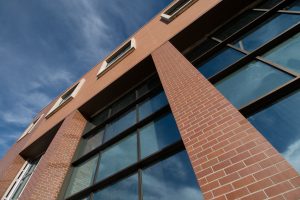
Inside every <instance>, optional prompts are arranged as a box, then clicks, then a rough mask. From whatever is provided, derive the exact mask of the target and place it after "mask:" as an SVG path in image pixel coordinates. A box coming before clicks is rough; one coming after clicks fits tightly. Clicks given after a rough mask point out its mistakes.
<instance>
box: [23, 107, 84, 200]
mask: <svg viewBox="0 0 300 200" xmlns="http://www.w3.org/2000/svg"><path fill="white" fill-rule="evenodd" d="M85 124H86V120H85V118H84V117H83V116H82V115H81V114H80V113H79V112H78V111H74V112H73V113H72V114H70V115H69V116H68V117H67V118H66V119H65V120H64V122H63V124H62V125H61V127H60V129H59V130H58V132H57V133H56V135H55V137H54V139H53V140H52V142H51V144H50V145H49V147H48V149H47V151H46V152H45V154H44V155H43V156H42V158H41V160H40V162H39V164H38V166H37V168H36V170H35V172H34V173H33V175H32V177H31V178H30V180H29V182H28V184H27V186H26V188H25V190H24V192H23V193H22V195H21V198H20V200H29V199H32V200H37V199H38V200H52V199H53V200H54V199H56V198H57V196H58V193H59V191H60V189H61V186H62V183H63V181H64V179H65V176H66V174H67V171H68V169H69V167H70V163H71V161H72V157H73V155H74V152H75V150H76V148H77V145H78V142H79V139H80V137H81V134H82V132H83V129H84V127H85Z"/></svg>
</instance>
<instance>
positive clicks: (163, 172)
mask: <svg viewBox="0 0 300 200" xmlns="http://www.w3.org/2000/svg"><path fill="white" fill-rule="evenodd" d="M142 174H143V176H142V181H143V184H142V187H143V200H157V199H159V200H170V199H172V200H183V199H184V200H202V199H203V197H202V194H201V191H200V189H199V186H198V184H197V181H196V177H195V174H194V171H193V169H192V166H191V164H190V161H189V158H188V156H187V154H186V152H185V151H182V152H180V153H177V154H175V155H173V156H172V157H169V158H167V159H166V160H163V161H160V162H159V163H157V164H155V165H153V166H151V167H149V168H147V169H145V170H143V173H142Z"/></svg>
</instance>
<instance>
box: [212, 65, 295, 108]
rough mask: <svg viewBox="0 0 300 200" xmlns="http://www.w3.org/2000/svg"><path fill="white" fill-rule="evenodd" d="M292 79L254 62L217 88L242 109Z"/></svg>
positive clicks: (221, 82)
mask: <svg viewBox="0 0 300 200" xmlns="http://www.w3.org/2000/svg"><path fill="white" fill-rule="evenodd" d="M292 78H293V77H292V76H290V75H288V74H285V73H283V72H281V71H279V70H277V69H275V68H273V67H271V66H269V65H267V64H264V63H262V62H259V61H253V62H251V63H249V64H247V65H246V66H245V67H243V68H241V69H239V70H238V71H236V72H234V73H233V74H231V75H229V76H227V77H226V78H224V79H223V80H221V81H219V82H217V83H216V85H215V86H216V87H217V89H218V90H219V91H220V92H221V93H222V94H223V95H224V96H225V97H226V98H227V99H228V100H229V101H230V102H231V103H232V104H233V105H234V106H235V107H237V108H241V107H242V106H245V105H246V104H248V103H250V102H251V101H253V100H255V99H257V98H259V97H261V96H263V95H265V94H266V93H268V92H270V91H271V90H273V89H275V88H277V87H279V86H281V85H283V84H284V83H286V82H288V81H289V80H291V79H292Z"/></svg>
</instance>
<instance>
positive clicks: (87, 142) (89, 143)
mask: <svg viewBox="0 0 300 200" xmlns="http://www.w3.org/2000/svg"><path fill="white" fill-rule="evenodd" d="M103 134H104V130H103V129H100V130H99V131H98V132H97V133H96V134H93V135H92V136H89V137H88V138H84V139H83V140H82V141H81V142H82V143H81V145H80V147H79V148H80V155H85V154H87V153H88V152H90V151H92V150H93V149H95V148H97V147H98V146H100V145H101V144H102V140H103Z"/></svg>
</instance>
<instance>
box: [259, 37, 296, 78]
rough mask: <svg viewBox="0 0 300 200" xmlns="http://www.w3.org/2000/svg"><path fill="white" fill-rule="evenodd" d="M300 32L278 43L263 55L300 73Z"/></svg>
mask: <svg viewBox="0 0 300 200" xmlns="http://www.w3.org/2000/svg"><path fill="white" fill-rule="evenodd" d="M299 49H300V33H298V34H297V35H295V36H294V37H292V38H290V39H289V40H287V41H285V42H284V43H282V44H280V45H278V46H277V47H275V48H274V49H272V50H271V51H269V52H267V53H266V54H264V55H263V57H265V58H267V59H268V60H271V61H272V62H274V63H278V64H280V65H282V66H283V67H287V68H289V69H291V70H292V71H295V72H297V73H300V51H299Z"/></svg>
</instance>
